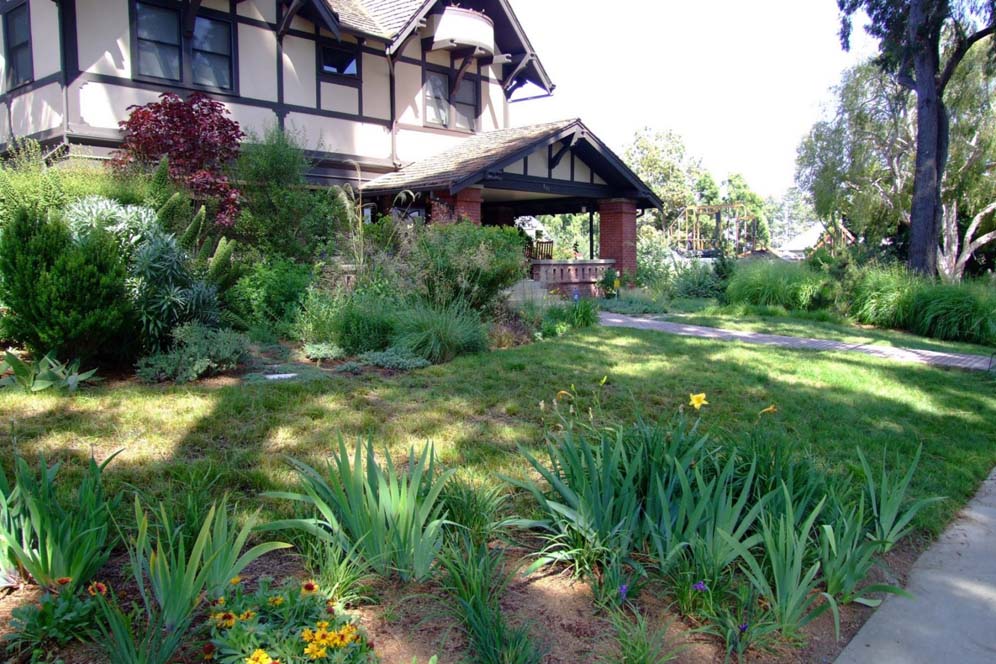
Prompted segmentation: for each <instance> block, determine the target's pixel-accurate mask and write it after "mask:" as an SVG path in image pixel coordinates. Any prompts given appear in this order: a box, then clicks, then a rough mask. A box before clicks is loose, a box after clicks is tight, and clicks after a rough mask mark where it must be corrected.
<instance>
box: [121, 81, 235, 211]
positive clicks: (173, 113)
mask: <svg viewBox="0 0 996 664" xmlns="http://www.w3.org/2000/svg"><path fill="white" fill-rule="evenodd" d="M129 110H130V111H131V113H130V115H129V116H128V119H127V120H123V121H121V123H120V125H121V131H122V133H123V134H124V137H123V142H122V146H121V149H120V150H119V151H118V152H117V154H116V155H115V158H114V164H115V165H116V166H117V167H118V168H119V169H123V170H127V169H129V168H131V167H133V166H135V165H138V166H142V167H145V168H152V167H153V166H156V165H158V164H159V163H160V161H161V160H162V158H163V157H168V159H169V173H170V177H171V178H172V179H173V181H175V182H179V183H181V184H182V185H184V186H185V187H187V188H188V189H189V190H190V191H191V192H192V193H194V194H195V195H198V196H204V197H209V198H213V199H216V200H217V201H218V202H219V210H218V214H217V217H216V222H217V223H218V224H219V225H221V226H231V225H232V224H233V223H234V222H235V217H236V216H237V215H238V212H239V192H238V190H237V189H235V188H233V187H232V186H231V185H230V184H229V182H228V178H227V177H226V176H225V175H224V174H223V170H224V168H225V167H226V166H227V165H228V164H229V163H230V162H232V161H233V160H234V159H235V158H236V157H237V156H238V154H239V141H240V140H241V139H242V138H243V136H244V134H243V133H242V130H241V129H240V128H239V124H238V123H237V122H235V121H234V120H231V119H230V118H229V117H228V110H227V109H226V108H225V105H224V104H222V103H221V102H219V101H216V100H214V99H211V98H209V97H207V96H206V95H204V94H202V93H199V92H195V93H193V94H192V95H190V96H189V97H188V98H187V99H186V100H183V99H181V98H180V96H179V95H177V94H175V93H173V92H164V93H163V94H161V95H160V96H159V101H158V102H153V103H150V104H146V105H144V106H132V107H131V108H130V109H129Z"/></svg>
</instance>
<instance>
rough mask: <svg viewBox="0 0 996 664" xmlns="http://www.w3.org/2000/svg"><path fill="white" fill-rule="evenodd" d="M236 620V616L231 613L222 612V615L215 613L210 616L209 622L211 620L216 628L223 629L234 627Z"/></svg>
mask: <svg viewBox="0 0 996 664" xmlns="http://www.w3.org/2000/svg"><path fill="white" fill-rule="evenodd" d="M238 619H239V618H238V616H236V615H235V614H234V613H232V612H231V611H223V612H222V613H215V614H214V615H212V616H211V620H213V621H214V623H215V624H216V625H217V626H218V627H225V628H229V627H234V626H235V622H236V621H237V620H238Z"/></svg>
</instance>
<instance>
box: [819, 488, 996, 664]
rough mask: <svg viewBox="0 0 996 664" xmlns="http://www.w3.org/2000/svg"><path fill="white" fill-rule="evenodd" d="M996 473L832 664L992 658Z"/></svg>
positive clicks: (995, 642)
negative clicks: (900, 593) (899, 592)
mask: <svg viewBox="0 0 996 664" xmlns="http://www.w3.org/2000/svg"><path fill="white" fill-rule="evenodd" d="M994 561H996V471H994V472H993V473H992V474H991V475H990V476H989V479H987V480H986V481H985V482H984V483H983V484H982V488H981V489H980V490H979V492H978V494H976V496H975V498H974V499H973V500H972V501H971V502H970V503H969V504H968V505H967V506H966V507H965V509H963V510H962V511H961V512H960V513H959V515H958V518H956V519H955V520H954V522H953V523H952V524H951V525H950V526H948V529H947V530H946V531H944V534H943V535H941V538H940V539H939V540H938V541H937V542H935V543H934V545H933V546H931V547H930V548H929V549H927V551H926V552H925V553H924V554H923V555H922V556H920V558H919V560H917V561H916V563H915V564H914V565H913V569H911V570H910V574H909V578H908V580H907V583H906V589H907V590H909V591H910V592H911V593H912V594H913V599H908V598H905V597H896V596H892V597H889V598H888V599H886V600H885V602H883V604H882V606H880V607H879V608H878V610H877V611H875V613H873V614H872V616H871V618H869V619H868V622H866V623H865V624H864V626H863V627H862V628H861V630H860V631H859V632H858V633H857V634H856V635H855V636H854V638H853V639H851V642H850V643H849V644H848V645H847V647H846V648H845V649H844V651H843V652H842V653H841V654H840V657H839V658H837V661H836V664H866V663H870V662H874V663H875V664H936V663H937V662H951V664H955V663H957V664H986V663H989V664H991V663H992V662H996V630H994V629H993V626H994V625H996V562H994Z"/></svg>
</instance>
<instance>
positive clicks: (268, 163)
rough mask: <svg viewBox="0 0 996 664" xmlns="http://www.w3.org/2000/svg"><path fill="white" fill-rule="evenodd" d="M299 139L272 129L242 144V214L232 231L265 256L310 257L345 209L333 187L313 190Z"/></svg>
mask: <svg viewBox="0 0 996 664" xmlns="http://www.w3.org/2000/svg"><path fill="white" fill-rule="evenodd" d="M310 166H311V162H310V160H309V159H308V157H307V156H306V155H305V153H304V149H303V148H302V146H301V141H300V140H299V137H297V136H295V135H294V134H292V133H289V132H286V131H283V130H281V129H280V128H279V127H272V128H270V129H268V130H267V131H266V132H265V133H264V134H263V136H262V138H257V137H254V136H250V137H249V139H248V141H247V142H246V143H245V144H243V147H242V153H241V154H240V155H239V159H238V161H237V162H236V164H235V169H234V172H235V178H236V180H238V182H239V187H240V189H241V193H242V213H241V215H240V216H239V219H238V221H237V222H236V224H235V228H234V233H235V235H236V236H237V237H239V238H240V239H241V240H243V241H245V242H247V243H248V244H249V245H251V246H253V247H256V248H257V249H259V250H260V251H262V252H263V253H264V254H266V255H273V254H278V255H283V256H288V257H292V258H299V259H310V258H312V257H313V256H315V255H316V254H317V253H318V252H319V250H320V249H323V248H326V247H327V246H328V242H329V241H330V239H331V238H332V236H333V233H334V231H335V230H336V228H337V227H340V226H341V225H342V224H343V218H344V211H343V210H342V209H341V204H340V201H339V199H338V197H337V195H336V192H335V191H334V189H329V188H321V189H310V188H308V187H307V184H308V182H307V180H306V178H305V174H306V173H307V171H308V169H309V168H310Z"/></svg>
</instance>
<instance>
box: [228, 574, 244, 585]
mask: <svg viewBox="0 0 996 664" xmlns="http://www.w3.org/2000/svg"><path fill="white" fill-rule="evenodd" d="M228 582H229V583H230V584H232V585H233V586H237V585H239V584H240V583H242V577H241V576H233V577H232V578H231V579H229V580H228Z"/></svg>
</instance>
